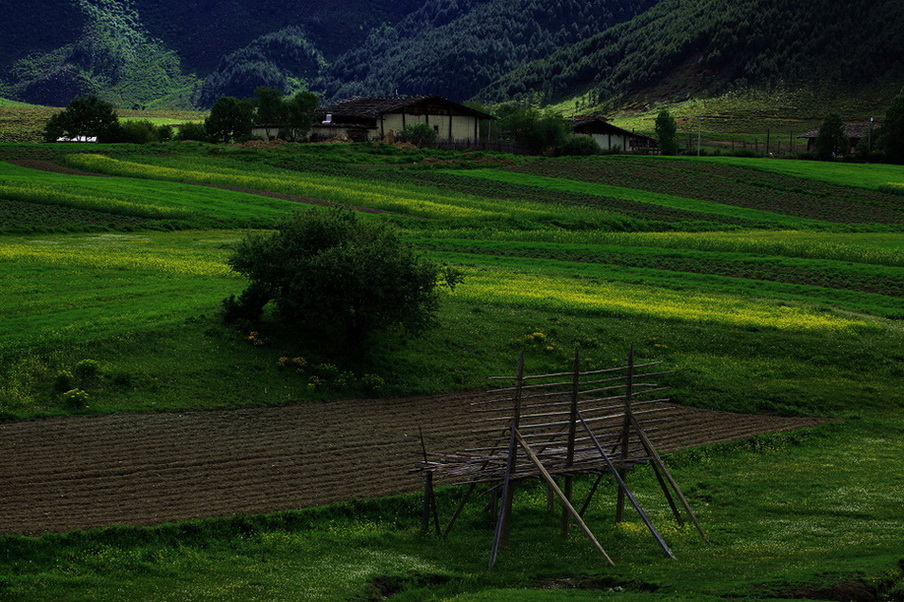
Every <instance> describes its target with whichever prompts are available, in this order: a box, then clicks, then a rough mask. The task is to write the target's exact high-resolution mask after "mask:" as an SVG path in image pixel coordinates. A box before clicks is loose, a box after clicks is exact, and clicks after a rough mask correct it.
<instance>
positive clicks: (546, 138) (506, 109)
mask: <svg viewBox="0 0 904 602" xmlns="http://www.w3.org/2000/svg"><path fill="white" fill-rule="evenodd" d="M496 117H497V118H498V121H497V122H496V125H495V128H496V131H497V132H498V135H499V137H501V138H505V139H508V140H514V141H515V142H517V143H518V144H520V145H522V146H523V147H524V148H525V150H527V152H529V153H531V154H534V155H538V154H541V153H547V154H556V153H558V152H559V150H560V149H561V148H562V147H563V146H564V145H565V143H566V142H567V141H568V135H569V132H568V124H567V123H566V122H565V120H564V119H562V118H561V117H557V116H555V115H543V114H542V113H540V111H538V110H537V109H534V108H531V107H521V106H517V105H503V106H502V107H500V108H499V109H498V110H497V112H496Z"/></svg>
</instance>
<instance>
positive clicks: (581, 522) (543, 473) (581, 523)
mask: <svg viewBox="0 0 904 602" xmlns="http://www.w3.org/2000/svg"><path fill="white" fill-rule="evenodd" d="M513 432H514V433H515V436H516V437H517V438H518V443H519V444H520V445H521V448H522V449H523V450H524V453H525V454H527V457H528V458H529V459H530V461H531V462H533V463H534V466H536V467H537V470H538V471H539V472H540V476H542V477H543V479H544V480H545V481H546V482H547V483H548V484H549V486H550V487H551V488H552V489H553V491H555V493H556V495H557V496H559V499H560V500H562V505H563V506H565V509H566V510H567V511H568V513H569V514H571V516H572V517H573V518H574V521H575V522H576V523H577V524H578V526H579V527H580V528H581V531H583V532H584V534H585V535H586V536H587V537H588V538H589V539H590V542H591V543H592V544H593V547H595V548H596V549H597V551H598V552H599V553H600V554H602V555H603V557H604V558H605V559H606V562H608V563H609V564H611V565H613V566H614V565H615V563H614V562H612V559H611V558H609V555H608V554H606V550H604V549H603V546H601V545H600V542H599V541H597V539H596V537H594V535H593V532H592V531H591V530H590V527H588V526H587V523H585V522H584V519H583V518H581V515H580V514H578V511H577V510H575V509H574V506H572V505H571V502H569V501H568V498H566V497H565V494H564V493H562V490H561V489H559V486H558V485H556V481H555V479H553V478H552V476H550V474H549V472H548V471H547V470H546V468H545V467H544V466H543V463H542V462H540V458H538V457H537V455H536V454H535V453H534V451H533V450H532V449H531V448H530V445H529V444H528V443H527V441H525V440H524V437H522V436H521V433H519V432H518V431H517V430H515V431H513Z"/></svg>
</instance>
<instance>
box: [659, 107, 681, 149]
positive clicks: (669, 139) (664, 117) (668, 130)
mask: <svg viewBox="0 0 904 602" xmlns="http://www.w3.org/2000/svg"><path fill="white" fill-rule="evenodd" d="M656 138H657V139H658V140H659V152H661V153H662V154H663V155H675V154H677V153H678V126H677V125H676V124H675V119H674V117H672V115H671V114H670V113H669V112H668V111H667V110H665V109H663V110H662V111H660V112H659V115H657V116H656Z"/></svg>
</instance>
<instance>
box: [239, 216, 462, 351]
mask: <svg viewBox="0 0 904 602" xmlns="http://www.w3.org/2000/svg"><path fill="white" fill-rule="evenodd" d="M229 265H230V266H231V267H232V269H233V270H235V271H236V272H239V273H240V274H242V275H243V276H245V277H246V278H248V280H249V281H250V283H249V285H248V288H247V289H246V290H245V291H244V292H243V293H242V294H241V296H240V297H239V298H238V299H235V298H234V297H230V298H229V299H227V300H226V301H224V308H225V310H226V317H227V318H229V317H230V316H232V317H242V318H250V319H255V318H258V317H260V316H261V314H262V310H263V308H264V306H265V305H266V304H267V303H270V302H271V301H272V302H273V304H274V308H275V315H276V318H277V319H278V320H280V321H281V322H282V323H283V324H285V325H288V326H295V327H301V328H303V329H305V330H307V331H310V332H313V333H317V334H319V335H321V336H322V337H323V340H324V341H331V342H333V343H334V344H337V345H343V347H344V348H345V349H346V350H350V351H351V350H361V349H363V348H364V346H365V344H366V343H367V342H368V340H369V339H370V337H371V335H373V334H374V333H375V332H378V331H381V330H383V329H386V328H389V327H393V326H400V327H402V328H404V329H406V330H408V331H411V332H418V331H420V330H422V329H424V328H426V327H428V326H430V325H432V324H433V323H434V322H435V314H436V311H437V308H438V305H439V291H438V286H439V285H440V284H441V283H442V284H446V285H448V286H450V287H454V286H455V284H456V283H457V282H458V280H459V278H460V277H459V275H458V274H457V272H454V271H450V270H443V269H441V268H440V267H439V266H437V265H435V264H434V263H432V262H430V261H428V260H426V259H423V258H421V257H419V256H418V255H417V254H416V253H415V252H414V250H413V249H412V248H411V247H410V246H409V245H408V244H406V243H404V242H403V241H402V240H401V239H400V238H399V236H398V235H397V234H396V232H395V231H394V230H392V229H391V228H390V227H389V226H388V225H386V224H384V223H378V222H372V221H361V220H359V219H358V218H357V216H356V215H355V214H354V213H352V212H351V211H348V210H344V209H339V208H333V209H330V210H328V211H325V212H324V211H320V210H310V211H308V212H305V213H300V212H298V213H295V214H293V215H291V216H289V217H287V218H285V219H283V220H282V221H281V222H280V223H279V224H278V226H277V229H276V232H274V233H273V234H250V235H248V236H246V237H245V239H244V240H242V242H241V243H240V244H239V245H238V247H237V248H236V250H235V253H234V255H233V256H232V258H231V259H230V260H229Z"/></svg>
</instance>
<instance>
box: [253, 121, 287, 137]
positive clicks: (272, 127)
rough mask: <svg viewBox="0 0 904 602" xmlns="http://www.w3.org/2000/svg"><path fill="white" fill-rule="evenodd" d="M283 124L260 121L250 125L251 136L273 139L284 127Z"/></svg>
mask: <svg viewBox="0 0 904 602" xmlns="http://www.w3.org/2000/svg"><path fill="white" fill-rule="evenodd" d="M285 127H286V126H285V124H279V123H262V124H260V125H255V126H252V127H251V137H252V138H257V139H258V140H275V139H276V137H277V136H278V135H279V132H280V130H283V129H285Z"/></svg>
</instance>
